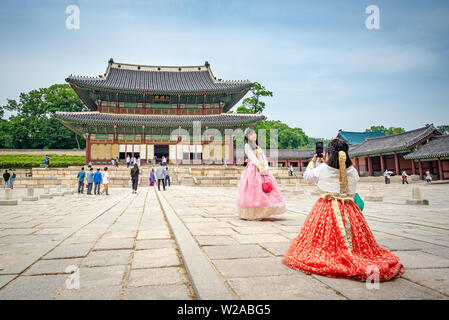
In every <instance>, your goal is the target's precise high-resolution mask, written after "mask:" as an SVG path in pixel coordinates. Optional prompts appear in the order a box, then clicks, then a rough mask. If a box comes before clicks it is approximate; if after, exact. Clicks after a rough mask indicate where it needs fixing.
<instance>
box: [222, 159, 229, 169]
mask: <svg viewBox="0 0 449 320" xmlns="http://www.w3.org/2000/svg"><path fill="white" fill-rule="evenodd" d="M223 165H224V166H225V167H227V166H228V162H227V161H226V157H223Z"/></svg>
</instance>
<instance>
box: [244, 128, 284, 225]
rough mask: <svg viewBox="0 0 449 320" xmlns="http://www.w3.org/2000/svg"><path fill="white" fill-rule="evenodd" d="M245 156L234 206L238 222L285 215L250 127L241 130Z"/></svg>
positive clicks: (280, 198) (275, 187) (264, 159)
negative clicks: (239, 219)
mask: <svg viewBox="0 0 449 320" xmlns="http://www.w3.org/2000/svg"><path fill="white" fill-rule="evenodd" d="M245 142H246V143H245V154H246V156H247V157H248V165H247V166H246V167H245V169H244V170H243V173H242V177H241V179H240V183H239V187H238V193H237V207H238V213H239V216H240V217H241V218H242V219H246V220H253V219H259V220H261V219H263V218H266V217H268V216H271V215H276V214H281V213H283V212H285V210H286V209H285V203H284V198H283V197H282V195H281V191H280V189H279V186H278V184H277V182H276V179H275V178H274V176H273V174H272V173H271V172H270V170H269V169H270V168H269V167H268V162H267V158H266V157H265V154H264V151H263V150H262V148H261V147H259V146H258V145H257V134H256V132H255V131H254V129H252V128H248V129H246V130H245Z"/></svg>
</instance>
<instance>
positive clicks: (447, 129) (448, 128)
mask: <svg viewBox="0 0 449 320" xmlns="http://www.w3.org/2000/svg"><path fill="white" fill-rule="evenodd" d="M437 129H438V131H439V132H440V133H441V134H449V125H447V124H442V125H441V126H438V127H437Z"/></svg>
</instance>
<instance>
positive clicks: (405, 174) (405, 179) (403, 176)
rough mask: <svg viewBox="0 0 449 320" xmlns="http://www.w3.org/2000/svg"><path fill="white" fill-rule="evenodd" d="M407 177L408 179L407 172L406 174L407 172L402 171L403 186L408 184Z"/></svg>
mask: <svg viewBox="0 0 449 320" xmlns="http://www.w3.org/2000/svg"><path fill="white" fill-rule="evenodd" d="M407 177H408V174H407V172H405V170H404V171H402V184H404V183H406V184H408V181H407Z"/></svg>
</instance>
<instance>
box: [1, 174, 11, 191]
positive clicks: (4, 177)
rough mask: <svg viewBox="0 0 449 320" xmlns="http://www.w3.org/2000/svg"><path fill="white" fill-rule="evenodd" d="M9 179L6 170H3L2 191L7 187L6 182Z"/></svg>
mask: <svg viewBox="0 0 449 320" xmlns="http://www.w3.org/2000/svg"><path fill="white" fill-rule="evenodd" d="M10 177H11V175H10V174H9V172H8V170H5V173H4V174H3V181H4V182H3V189H6V188H7V187H8V186H9V184H8V181H9V178H10Z"/></svg>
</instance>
